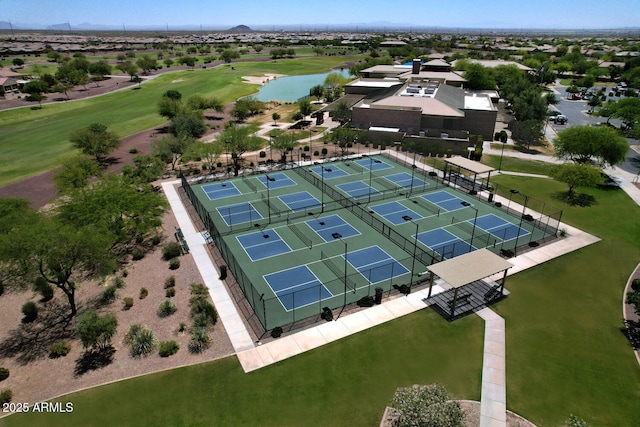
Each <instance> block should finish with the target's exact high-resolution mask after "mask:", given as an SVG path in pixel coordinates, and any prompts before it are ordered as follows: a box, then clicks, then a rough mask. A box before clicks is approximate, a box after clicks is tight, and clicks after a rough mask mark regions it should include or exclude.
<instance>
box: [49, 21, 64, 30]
mask: <svg viewBox="0 0 640 427" xmlns="http://www.w3.org/2000/svg"><path fill="white" fill-rule="evenodd" d="M46 29H47V30H51V31H69V30H70V28H69V24H68V23H67V22H65V23H64V24H53V25H49V26H48V27H47V28H46Z"/></svg>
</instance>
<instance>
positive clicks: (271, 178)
mask: <svg viewBox="0 0 640 427" xmlns="http://www.w3.org/2000/svg"><path fill="white" fill-rule="evenodd" d="M265 178H266V179H267V181H266V183H267V210H268V211H269V213H268V215H269V224H271V193H270V192H269V182H273V181H275V180H276V179H275V178H274V177H272V176H269V175H265Z"/></svg>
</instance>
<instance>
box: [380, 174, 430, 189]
mask: <svg viewBox="0 0 640 427" xmlns="http://www.w3.org/2000/svg"><path fill="white" fill-rule="evenodd" d="M384 178H385V179H388V180H389V181H391V182H393V183H394V184H396V185H398V186H400V187H404V188H417V187H426V186H428V185H429V183H428V182H426V181H423V180H421V179H420V178H416V177H412V176H411V174H409V173H406V172H402V173H395V174H392V175H386V176H385V177H384Z"/></svg>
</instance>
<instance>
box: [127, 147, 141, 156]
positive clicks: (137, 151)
mask: <svg viewBox="0 0 640 427" xmlns="http://www.w3.org/2000/svg"><path fill="white" fill-rule="evenodd" d="M139 152H140V150H138V149H137V148H135V147H134V148H130V149H129V154H138V153H139Z"/></svg>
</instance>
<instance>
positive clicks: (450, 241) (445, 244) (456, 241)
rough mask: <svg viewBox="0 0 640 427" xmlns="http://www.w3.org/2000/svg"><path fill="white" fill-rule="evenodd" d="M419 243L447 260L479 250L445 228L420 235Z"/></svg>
mask: <svg viewBox="0 0 640 427" xmlns="http://www.w3.org/2000/svg"><path fill="white" fill-rule="evenodd" d="M412 237H413V238H415V237H416V236H415V235H414V236H412ZM418 241H419V242H420V243H422V244H423V245H425V246H427V247H429V248H431V249H433V250H434V251H436V252H438V253H439V254H440V255H442V256H443V257H444V258H447V259H449V258H454V257H457V256H458V255H462V254H466V253H468V252H472V251H475V250H476V249H477V248H475V247H473V246H471V245H470V244H468V243H467V242H465V241H463V240H462V239H460V238H459V237H457V236H455V235H453V234H451V233H449V232H448V231H447V230H445V229H443V228H436V229H435V230H430V231H425V232H423V233H420V234H418Z"/></svg>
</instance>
